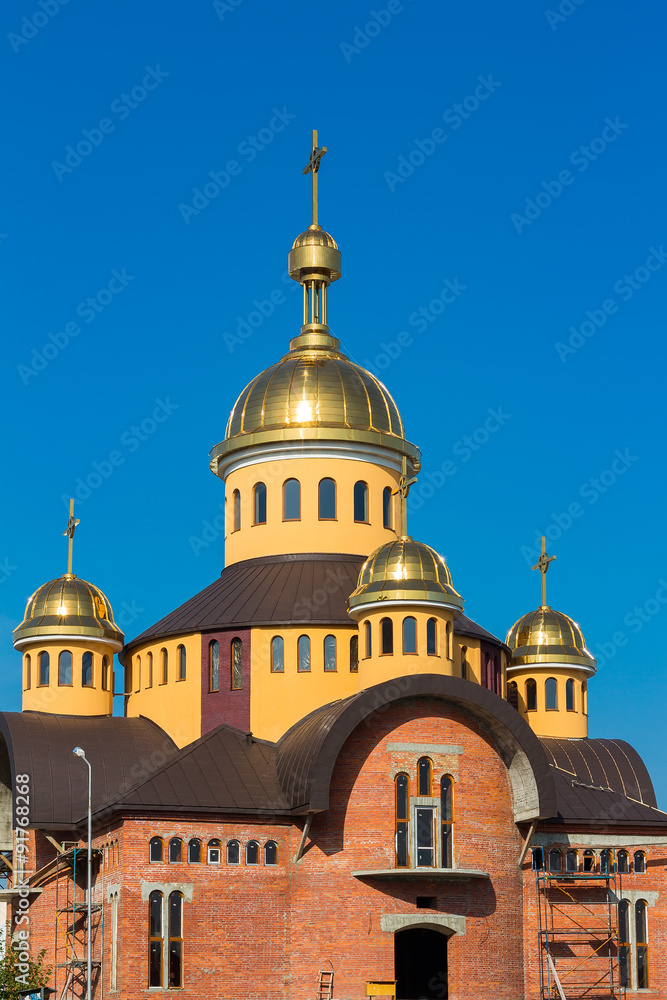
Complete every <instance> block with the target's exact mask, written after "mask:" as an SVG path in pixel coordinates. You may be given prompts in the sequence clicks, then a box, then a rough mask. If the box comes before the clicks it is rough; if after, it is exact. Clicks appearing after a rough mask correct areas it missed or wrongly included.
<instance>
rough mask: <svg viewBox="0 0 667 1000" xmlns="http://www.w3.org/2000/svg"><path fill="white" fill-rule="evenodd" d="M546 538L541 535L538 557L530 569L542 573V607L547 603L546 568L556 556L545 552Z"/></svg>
mask: <svg viewBox="0 0 667 1000" xmlns="http://www.w3.org/2000/svg"><path fill="white" fill-rule="evenodd" d="M546 541H547V540H546V538H545V537H544V535H542V551H541V552H540V558H539V559H538V560H537V562H536V563H535V565H534V566H531V567H530V568H531V569H539V571H540V573H541V574H542V607H543V608H546V607H548V605H547V570H548V569H549V563H551V562H553V561H554V559H555V558H556V556H548V555H547V552H546V547H545V546H546Z"/></svg>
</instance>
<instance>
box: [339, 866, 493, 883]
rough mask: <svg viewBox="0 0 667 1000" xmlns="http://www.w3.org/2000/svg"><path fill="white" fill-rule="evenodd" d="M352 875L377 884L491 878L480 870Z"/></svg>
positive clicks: (381, 870)
mask: <svg viewBox="0 0 667 1000" xmlns="http://www.w3.org/2000/svg"><path fill="white" fill-rule="evenodd" d="M351 874H352V875H353V876H354V878H361V879H364V878H368V879H375V880H376V881H377V882H395V881H398V880H400V879H404V880H405V879H407V880H409V881H417V882H429V881H430V882H433V881H436V882H469V881H470V880H471V879H482V878H490V877H491V876H490V875H489V873H488V872H483V871H480V870H479V869H478V868H373V869H366V870H364V871H356V872H352V873H351Z"/></svg>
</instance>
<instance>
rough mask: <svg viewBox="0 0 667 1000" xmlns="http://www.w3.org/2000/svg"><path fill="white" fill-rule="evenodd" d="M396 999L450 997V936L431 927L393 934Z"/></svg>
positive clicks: (428, 999) (410, 929)
mask: <svg viewBox="0 0 667 1000" xmlns="http://www.w3.org/2000/svg"><path fill="white" fill-rule="evenodd" d="M394 969H395V975H396V998H397V1000H421V998H425V1000H447V997H448V996H449V990H448V986H447V936H446V935H445V934H442V933H441V932H440V931H434V930H432V929H431V928H430V927H408V928H407V929H406V930H404V931H397V932H396V934H395V935H394Z"/></svg>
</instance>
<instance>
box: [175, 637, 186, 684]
mask: <svg viewBox="0 0 667 1000" xmlns="http://www.w3.org/2000/svg"><path fill="white" fill-rule="evenodd" d="M176 657H177V660H178V679H179V681H184V680H185V667H186V654H185V646H182V645H181V646H179V647H178V649H177V650H176Z"/></svg>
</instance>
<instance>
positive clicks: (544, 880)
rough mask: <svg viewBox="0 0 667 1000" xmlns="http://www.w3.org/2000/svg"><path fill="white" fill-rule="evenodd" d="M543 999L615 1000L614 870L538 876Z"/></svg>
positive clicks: (618, 990)
mask: <svg viewBox="0 0 667 1000" xmlns="http://www.w3.org/2000/svg"><path fill="white" fill-rule="evenodd" d="M535 874H536V883H537V906H538V912H539V932H538V937H539V969H540V998H541V1000H554V998H555V1000H603V998H604V1000H617V998H620V997H624V996H625V989H623V988H621V987H620V985H619V974H618V920H617V908H616V901H617V899H618V892H617V886H616V874H615V872H613V871H610V872H608V873H604V872H603V873H601V874H597V873H595V872H583V873H578V872H550V871H544V870H538V871H537V872H536V873H535Z"/></svg>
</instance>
